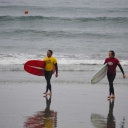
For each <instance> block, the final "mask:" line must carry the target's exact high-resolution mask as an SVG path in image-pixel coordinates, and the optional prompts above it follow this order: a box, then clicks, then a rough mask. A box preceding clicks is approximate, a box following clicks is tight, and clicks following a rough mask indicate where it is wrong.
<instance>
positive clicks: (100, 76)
mask: <svg viewBox="0 0 128 128" xmlns="http://www.w3.org/2000/svg"><path fill="white" fill-rule="evenodd" d="M107 69H108V67H107V64H105V65H104V66H102V67H101V68H100V69H99V70H98V71H97V72H96V73H95V74H94V76H93V77H92V79H91V84H96V83H98V82H99V81H101V80H102V79H103V78H104V77H105V76H106V74H107Z"/></svg>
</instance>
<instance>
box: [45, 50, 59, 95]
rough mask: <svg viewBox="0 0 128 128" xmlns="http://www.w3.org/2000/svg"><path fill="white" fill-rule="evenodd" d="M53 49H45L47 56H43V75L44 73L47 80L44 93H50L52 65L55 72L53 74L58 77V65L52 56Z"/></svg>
mask: <svg viewBox="0 0 128 128" xmlns="http://www.w3.org/2000/svg"><path fill="white" fill-rule="evenodd" d="M52 54H53V51H52V50H48V51H47V57H45V58H44V59H43V61H45V62H46V65H45V69H44V75H45V79H46V82H47V86H46V92H44V94H46V95H47V94H49V95H52V89H51V82H50V80H51V77H52V72H53V69H54V66H55V68H56V74H55V76H56V77H58V65H57V60H56V58H55V57H53V56H52ZM48 90H49V91H50V93H48Z"/></svg>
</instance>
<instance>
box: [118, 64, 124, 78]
mask: <svg viewBox="0 0 128 128" xmlns="http://www.w3.org/2000/svg"><path fill="white" fill-rule="evenodd" d="M118 67H119V68H120V70H121V72H122V74H123V78H126V75H125V73H124V70H123V68H122V66H121V65H120V64H118Z"/></svg>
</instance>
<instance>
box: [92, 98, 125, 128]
mask: <svg viewBox="0 0 128 128" xmlns="http://www.w3.org/2000/svg"><path fill="white" fill-rule="evenodd" d="M113 109H114V99H111V100H109V112H108V116H107V121H106V118H105V117H104V116H101V115H100V114H91V122H92V124H93V125H94V126H95V128H116V121H115V117H114V115H113ZM124 125H125V117H123V121H122V122H121V127H120V128H124Z"/></svg>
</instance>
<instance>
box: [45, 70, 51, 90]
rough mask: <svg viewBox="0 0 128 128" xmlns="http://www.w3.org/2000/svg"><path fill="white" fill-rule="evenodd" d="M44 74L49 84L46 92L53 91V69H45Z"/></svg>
mask: <svg viewBox="0 0 128 128" xmlns="http://www.w3.org/2000/svg"><path fill="white" fill-rule="evenodd" d="M44 74H45V79H46V82H47V86H46V92H48V90H50V91H51V82H50V80H51V77H52V71H44Z"/></svg>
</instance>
